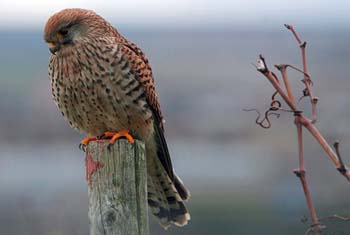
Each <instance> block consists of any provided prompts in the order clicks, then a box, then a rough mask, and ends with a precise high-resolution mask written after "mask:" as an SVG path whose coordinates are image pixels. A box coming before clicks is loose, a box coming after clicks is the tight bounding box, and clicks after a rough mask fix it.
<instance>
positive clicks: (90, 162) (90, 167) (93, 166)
mask: <svg viewBox="0 0 350 235" xmlns="http://www.w3.org/2000/svg"><path fill="white" fill-rule="evenodd" d="M85 167H86V181H87V182H88V184H89V186H92V181H91V176H92V174H93V173H94V172H95V171H97V170H98V169H100V168H102V167H103V162H100V161H94V159H93V158H92V156H91V155H90V154H89V153H88V152H86V157H85Z"/></svg>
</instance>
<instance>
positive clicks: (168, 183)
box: [147, 125, 190, 228]
mask: <svg viewBox="0 0 350 235" xmlns="http://www.w3.org/2000/svg"><path fill="white" fill-rule="evenodd" d="M155 137H156V142H157V151H156V152H157V154H156V156H153V157H147V164H148V205H149V207H150V209H151V211H152V213H153V214H154V215H155V216H156V217H157V218H158V219H159V221H160V224H161V225H162V226H163V227H164V228H167V227H168V226H170V225H171V224H175V225H177V226H184V225H186V224H187V223H188V221H189V220H190V214H189V212H188V210H187V208H186V206H185V204H184V201H186V200H188V199H189V198H190V193H189V191H188V190H187V189H186V188H185V186H184V184H183V182H182V181H181V179H180V178H179V177H178V176H177V175H176V174H175V173H174V171H173V169H172V165H171V160H170V156H169V151H168V147H167V145H166V141H165V138H164V134H163V130H161V129H160V128H158V127H157V126H156V125H155Z"/></svg>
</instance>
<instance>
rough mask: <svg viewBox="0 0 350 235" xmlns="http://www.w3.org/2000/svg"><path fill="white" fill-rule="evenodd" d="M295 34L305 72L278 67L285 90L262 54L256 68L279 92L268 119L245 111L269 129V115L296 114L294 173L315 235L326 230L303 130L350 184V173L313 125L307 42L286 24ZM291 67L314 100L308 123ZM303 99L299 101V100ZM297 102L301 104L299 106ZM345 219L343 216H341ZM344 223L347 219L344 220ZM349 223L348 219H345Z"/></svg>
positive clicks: (313, 111)
mask: <svg viewBox="0 0 350 235" xmlns="http://www.w3.org/2000/svg"><path fill="white" fill-rule="evenodd" d="M285 26H286V27H287V28H288V29H289V30H290V31H291V32H292V34H293V35H294V37H295V39H296V40H297V42H298V44H299V46H300V48H301V52H302V53H301V57H302V63H303V70H301V69H299V68H297V67H295V66H293V65H288V64H280V65H276V66H275V67H276V68H277V69H278V70H279V71H280V72H281V76H282V79H283V83H284V86H285V89H286V92H285V91H284V90H283V88H282V86H281V83H280V82H279V79H278V77H277V76H276V75H275V74H274V73H273V72H271V71H270V70H269V69H268V66H267V63H266V60H265V58H264V57H263V56H262V55H259V58H258V65H257V66H255V67H256V68H257V70H258V71H259V72H261V73H262V74H263V75H264V76H265V77H266V78H267V79H268V80H269V81H270V83H271V84H272V86H273V87H274V88H275V89H276V92H274V93H273V95H272V97H271V99H272V101H271V103H270V108H269V109H268V110H267V111H266V112H265V117H264V118H263V119H262V120H261V121H260V120H259V119H260V112H259V111H258V110H256V109H251V110H246V111H253V110H254V111H256V112H257V113H258V118H257V119H256V123H257V124H259V125H260V126H262V127H264V128H269V127H270V126H271V123H270V120H269V119H268V117H269V115H270V114H276V113H275V112H277V111H290V112H293V113H294V116H295V124H296V127H297V134H298V146H299V168H298V169H296V170H294V173H295V174H296V175H297V176H298V178H299V179H300V182H301V185H302V187H303V191H304V194H305V198H306V203H307V206H308V209H309V212H310V215H311V218H312V222H313V224H312V225H311V227H310V228H309V229H308V230H307V232H306V234H308V233H310V232H314V234H320V231H321V230H322V229H323V228H325V226H324V225H322V224H320V220H319V219H318V216H317V214H316V210H315V207H314V205H313V202H312V198H311V194H310V190H309V186H308V183H307V181H306V173H305V172H306V171H305V163H304V154H303V153H304V150H303V138H302V129H303V128H306V129H307V130H308V131H309V132H310V133H311V134H312V136H313V137H314V138H315V139H316V141H317V142H318V143H319V144H320V145H321V147H322V148H323V149H324V151H325V152H326V153H327V156H328V157H329V158H330V160H331V161H332V163H333V164H334V166H335V167H336V168H337V169H338V171H339V172H340V173H341V174H342V175H343V176H344V177H345V178H346V179H347V180H348V181H350V171H349V170H348V168H347V167H346V165H345V164H344V162H343V159H342V158H341V155H340V151H339V143H338V142H336V143H335V144H334V148H335V152H334V151H333V149H332V148H331V147H330V145H329V144H328V142H327V141H326V140H325V138H324V137H323V136H322V134H321V133H320V132H319V131H318V129H317V128H316V127H315V125H314V123H315V122H316V120H317V110H316V105H317V102H318V98H317V97H315V96H313V93H312V91H311V86H312V85H313V84H312V81H311V77H310V75H309V73H308V69H307V61H306V42H304V43H302V41H301V39H300V37H299V36H298V34H297V33H296V31H295V30H294V28H293V26H291V25H285ZM288 67H290V68H292V69H294V70H296V71H298V72H300V73H302V74H303V76H304V79H303V80H302V81H303V83H304V85H305V89H304V90H303V95H304V96H303V97H306V96H309V97H310V100H311V106H312V118H311V120H309V119H308V118H306V117H305V116H304V115H303V114H302V111H301V110H299V108H298V106H297V104H296V103H295V99H294V95H293V92H292V88H291V85H290V83H289V78H288V75H287V68H288ZM277 94H279V95H280V97H281V98H282V100H283V101H284V102H285V103H286V104H287V105H288V106H289V108H290V110H286V109H282V108H281V106H282V105H281V102H280V101H279V100H277V99H276V96H277ZM300 100H301V99H299V101H300ZM299 101H298V103H299ZM265 121H266V122H267V124H266V125H264V124H263V123H264V122H265ZM340 218H343V217H340ZM344 220H345V219H344ZM346 220H348V218H346Z"/></svg>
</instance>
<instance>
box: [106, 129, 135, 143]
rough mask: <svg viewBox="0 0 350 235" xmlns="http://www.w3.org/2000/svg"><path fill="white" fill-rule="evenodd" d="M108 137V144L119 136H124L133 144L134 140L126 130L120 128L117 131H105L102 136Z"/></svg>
mask: <svg viewBox="0 0 350 235" xmlns="http://www.w3.org/2000/svg"><path fill="white" fill-rule="evenodd" d="M108 137H110V138H111V139H110V140H109V144H110V145H112V144H114V143H115V141H116V140H117V139H119V138H121V137H125V138H126V139H127V140H128V141H129V143H130V144H133V143H134V142H135V140H134V138H133V137H132V136H131V135H130V134H129V131H128V130H122V131H119V132H109V131H107V132H105V134H104V136H103V138H108Z"/></svg>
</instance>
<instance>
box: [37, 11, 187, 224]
mask: <svg viewBox="0 0 350 235" xmlns="http://www.w3.org/2000/svg"><path fill="white" fill-rule="evenodd" d="M44 39H45V41H46V42H47V43H48V46H49V49H50V51H51V53H52V55H51V57H50V62H49V78H50V80H51V85H52V95H53V99H54V101H55V103H56V105H57V106H58V108H59V110H60V111H61V112H62V115H63V116H64V117H65V118H66V119H67V120H68V122H69V124H70V125H71V126H72V127H73V128H75V129H78V130H80V131H82V132H84V133H86V134H87V136H88V137H87V138H86V139H84V140H83V141H82V144H87V143H88V142H89V141H91V140H94V139H96V138H97V136H101V135H103V136H105V137H111V138H112V139H111V140H110V141H111V143H113V142H114V141H115V140H116V139H117V138H119V137H120V136H124V137H127V138H128V140H129V141H131V142H132V141H133V139H132V136H133V137H135V138H137V139H140V140H142V141H143V142H144V143H145V146H146V155H147V174H148V177H147V180H148V183H147V184H148V205H149V207H150V208H151V211H152V213H153V214H154V215H155V216H156V217H157V218H158V219H159V221H160V224H161V225H162V226H163V227H167V226H169V225H170V224H175V225H178V226H183V225H185V224H187V222H188V220H189V219H190V215H189V213H188V211H187V209H186V207H185V205H184V201H186V200H188V199H189V197H190V194H189V192H188V191H187V189H186V188H185V186H184V185H183V183H182V181H181V180H180V178H179V177H178V176H177V175H176V174H175V173H174V171H173V167H172V164H171V160H170V155H169V151H168V147H167V143H166V141H165V138H164V128H163V123H164V122H163V115H162V113H161V110H160V104H159V101H158V97H157V93H156V90H155V86H154V80H153V75H152V70H151V67H150V64H149V62H148V59H147V57H146V55H145V54H144V53H143V52H142V51H141V49H140V48H138V47H137V46H136V45H135V44H134V43H132V42H130V41H129V40H128V39H126V38H125V37H123V36H122V35H121V34H120V33H119V32H118V31H117V30H116V29H115V28H114V27H113V26H112V25H111V24H110V23H108V22H107V21H106V20H105V19H103V18H102V17H101V16H99V15H97V14H96V13H94V12H93V11H89V10H84V9H65V10H62V11H60V12H58V13H56V14H54V15H52V16H51V17H50V18H49V20H48V21H47V23H46V26H45V31H44Z"/></svg>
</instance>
